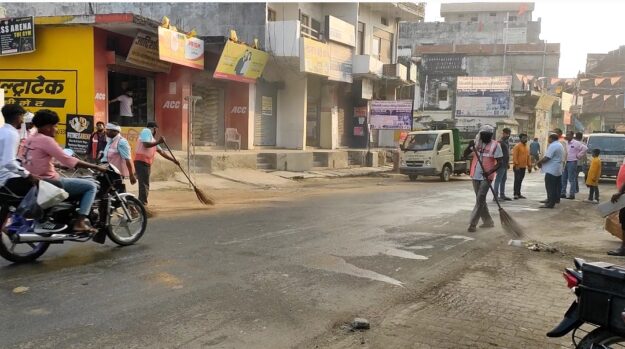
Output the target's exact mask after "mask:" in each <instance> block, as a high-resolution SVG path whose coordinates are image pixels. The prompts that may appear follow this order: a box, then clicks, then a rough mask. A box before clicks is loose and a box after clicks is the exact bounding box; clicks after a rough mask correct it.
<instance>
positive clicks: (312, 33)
mask: <svg viewBox="0 0 625 349" xmlns="http://www.w3.org/2000/svg"><path fill="white" fill-rule="evenodd" d="M300 32H301V33H302V36H303V37H305V38H309V39H314V40H321V33H319V31H318V30H315V29H314V28H312V27H309V26H307V25H305V24H304V23H302V24H301V25H300Z"/></svg>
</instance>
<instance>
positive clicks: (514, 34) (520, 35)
mask: <svg viewBox="0 0 625 349" xmlns="http://www.w3.org/2000/svg"><path fill="white" fill-rule="evenodd" d="M503 35H504V37H503V40H504V41H503V42H504V43H505V44H525V43H527V28H525V27H521V28H504V29H503Z"/></svg>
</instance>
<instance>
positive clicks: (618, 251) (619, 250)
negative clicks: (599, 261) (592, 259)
mask: <svg viewBox="0 0 625 349" xmlns="http://www.w3.org/2000/svg"><path fill="white" fill-rule="evenodd" d="M608 256H625V249H624V248H622V247H620V248H617V249H616V250H612V251H608Z"/></svg>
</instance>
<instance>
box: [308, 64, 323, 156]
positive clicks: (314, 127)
mask: <svg viewBox="0 0 625 349" xmlns="http://www.w3.org/2000/svg"><path fill="white" fill-rule="evenodd" d="M306 104H307V108H306V145H307V146H309V147H318V146H319V135H320V120H319V119H320V116H321V80H320V79H319V78H317V77H312V76H310V77H309V78H308V95H307V96H306Z"/></svg>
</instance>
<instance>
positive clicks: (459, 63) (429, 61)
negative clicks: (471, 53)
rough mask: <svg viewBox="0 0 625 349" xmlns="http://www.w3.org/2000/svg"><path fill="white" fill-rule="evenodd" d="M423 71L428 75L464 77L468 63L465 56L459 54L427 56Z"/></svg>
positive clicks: (424, 59)
mask: <svg viewBox="0 0 625 349" xmlns="http://www.w3.org/2000/svg"><path fill="white" fill-rule="evenodd" d="M423 69H424V71H425V73H426V74H428V75H463V74H465V73H466V69H467V63H466V58H465V56H463V55H458V54H448V55H443V54H435V55H425V56H424V57H423Z"/></svg>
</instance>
